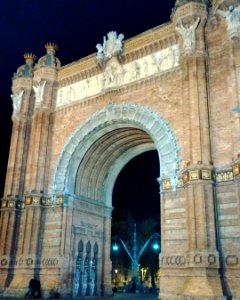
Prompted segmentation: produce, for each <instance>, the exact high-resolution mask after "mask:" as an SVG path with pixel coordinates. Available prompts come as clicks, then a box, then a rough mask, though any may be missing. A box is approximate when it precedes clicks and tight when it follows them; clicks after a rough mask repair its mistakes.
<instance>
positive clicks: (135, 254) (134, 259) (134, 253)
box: [112, 224, 160, 283]
mask: <svg viewBox="0 0 240 300" xmlns="http://www.w3.org/2000/svg"><path fill="white" fill-rule="evenodd" d="M157 237H158V238H159V234H158V233H154V234H152V235H151V236H150V237H149V238H148V239H147V241H146V242H145V243H144V245H143V246H142V247H141V249H140V250H138V246H137V230H136V224H134V231H133V245H132V249H129V248H128V247H127V245H126V243H125V242H124V241H123V240H122V239H120V238H119V239H120V241H121V243H122V245H123V247H124V249H125V250H126V252H127V254H128V256H129V258H130V260H131V263H132V282H135V283H136V282H137V278H138V266H139V264H138V262H139V259H140V257H141V256H142V254H143V252H144V251H145V249H146V248H147V246H148V244H149V242H150V241H151V240H152V239H155V242H154V244H153V246H152V247H153V249H154V250H155V251H158V250H159V249H160V245H159V244H158V243H157V242H156V239H157ZM112 249H113V251H118V249H119V247H118V245H117V244H116V243H115V244H114V245H113V246H112Z"/></svg>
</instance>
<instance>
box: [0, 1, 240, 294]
mask: <svg viewBox="0 0 240 300" xmlns="http://www.w3.org/2000/svg"><path fill="white" fill-rule="evenodd" d="M230 5H233V8H232V10H231V8H230ZM238 9H239V6H238V2H237V1H236V2H235V1H234V0H233V1H230V0H215V1H212V3H211V5H210V3H208V1H204V0H202V1H200V0H199V1H197V0H195V1H194V0H192V1H184V0H177V1H176V5H175V7H174V9H173V11H172V16H171V22H169V23H167V24H164V25H161V26H159V27H156V28H153V29H152V30H149V31H147V32H144V33H142V34H140V35H138V36H136V37H134V38H132V39H130V40H127V41H124V43H123V45H122V47H123V48H124V52H123V53H121V51H120V50H121V49H120V48H117V49H118V50H119V51H116V52H114V51H113V48H112V46H113V45H115V46H116V45H118V43H119V41H120V38H121V37H120V36H115V39H113V41H114V43H115V44H111V43H110V41H111V35H109V36H108V39H106V41H107V43H106V45H105V46H106V47H105V48H104V44H103V50H99V51H98V58H96V54H93V55H90V56H88V57H86V58H84V59H81V60H79V61H77V62H74V63H72V64H70V65H67V66H64V67H60V62H59V60H58V59H57V58H56V57H55V51H56V46H55V45H54V44H46V49H47V54H46V55H45V56H43V57H42V58H40V60H39V61H38V63H37V64H36V65H35V66H34V67H33V60H34V58H35V57H34V56H33V55H32V54H27V55H26V57H25V58H26V65H24V66H22V67H20V68H19V69H18V71H17V73H16V75H15V77H14V79H13V85H12V91H13V101H14V111H13V115H12V121H13V130H12V139H11V147H10V153H9V163H8V170H7V176H6V185H5V191H4V196H3V198H2V202H1V219H0V269H1V272H0V289H1V291H2V293H3V294H4V295H16V294H23V293H24V292H25V291H26V287H27V285H28V281H29V279H30V278H31V277H32V276H33V274H37V275H38V276H40V279H41V283H42V288H43V292H44V294H46V295H48V294H49V293H50V292H51V290H53V289H58V290H59V291H60V293H61V294H65V295H69V294H71V295H73V296H76V295H80V294H82V295H85V294H84V293H88V294H98V295H109V294H110V293H111V261H110V239H111V212H112V203H111V196H112V189H113V186H114V182H115V180H116V177H117V175H118V174H119V172H120V171H121V169H122V168H123V166H124V165H125V164H126V163H127V162H128V161H129V160H131V159H132V158H133V157H134V156H136V155H138V154H140V153H143V152H145V151H149V150H153V149H156V150H157V151H158V154H159V158H160V176H159V178H158V180H159V184H160V192H161V193H160V203H161V214H160V215H161V231H162V232H161V243H162V252H161V254H160V267H161V278H160V294H159V299H230V298H229V297H230V296H232V297H233V299H240V277H239V272H240V233H239V232H240V181H239V180H240V179H239V178H240V152H239V149H240V147H239V146H240V139H239V132H240V116H239V113H238V112H236V111H234V108H236V107H239V96H240V93H239V84H240V75H239V74H240V71H239V66H240V64H239V63H240V43H239V41H240V33H239V32H240V22H239V21H238V22H236V23H234V22H235V21H232V23H231V24H230V23H228V22H230V21H228V19H227V16H226V13H227V12H229V14H230V13H234V10H235V12H237V10H238ZM219 11H220V12H219ZM221 12H222V14H221ZM230 25H231V26H232V27H230ZM233 25H234V26H235V27H234V26H233ZM234 30H235V31H234ZM118 46H119V45H118ZM101 51H102V52H101ZM104 51H105V52H104ZM110 54H111V55H110ZM26 70H27V71H28V72H27V71H26ZM79 282H81V284H79Z"/></svg>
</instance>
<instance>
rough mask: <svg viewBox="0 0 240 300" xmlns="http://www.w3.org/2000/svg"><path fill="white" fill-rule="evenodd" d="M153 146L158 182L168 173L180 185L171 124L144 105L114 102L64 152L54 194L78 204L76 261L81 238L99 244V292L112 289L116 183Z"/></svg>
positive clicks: (74, 222)
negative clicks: (124, 169)
mask: <svg viewBox="0 0 240 300" xmlns="http://www.w3.org/2000/svg"><path fill="white" fill-rule="evenodd" d="M152 150H156V152H155V153H156V157H157V164H158V165H160V166H161V168H160V170H158V174H157V175H156V176H155V178H154V182H155V183H156V185H157V184H158V183H157V182H156V179H157V178H158V181H159V182H160V188H161V179H163V178H165V177H167V178H170V179H171V181H172V186H173V187H176V183H177V173H178V166H179V155H178V152H179V150H178V147H177V142H176V139H175V136H174V134H173V132H172V130H171V129H170V127H169V125H168V123H167V122H166V121H165V120H164V119H163V118H162V117H160V116H159V115H157V114H155V113H154V112H152V111H150V110H149V109H148V108H146V107H144V106H140V105H135V104H121V105H118V104H110V105H108V106H106V107H105V108H104V109H103V110H101V111H99V112H97V113H96V114H95V115H93V116H92V117H90V118H89V119H87V120H86V121H85V122H84V123H83V124H81V125H80V126H79V128H77V129H76V131H75V132H74V133H73V134H72V135H71V137H70V138H69V140H68V141H67V143H66V146H65V147H64V149H63V150H62V153H61V155H60V158H59V161H58V164H57V168H56V171H55V176H54V185H53V186H54V195H56V196H57V194H59V193H60V194H62V195H63V196H64V195H65V196H64V197H65V199H66V204H67V205H69V207H72V208H73V210H72V211H71V214H72V224H71V226H72V227H69V230H70V228H72V229H71V234H72V237H71V243H70V244H69V245H70V247H72V249H71V253H73V257H72V261H73V263H74V265H75V264H76V261H77V259H78V252H77V251H76V250H75V249H76V248H77V247H76V243H78V241H79V240H82V241H83V243H84V245H86V244H87V243H88V242H90V244H91V245H94V244H95V243H97V244H98V246H99V248H98V250H99V251H98V257H99V260H98V269H97V274H96V277H95V278H97V281H96V280H95V283H94V284H95V285H96V288H94V291H97V293H99V291H100V290H101V295H104V294H106V293H107V290H108V291H109V293H110V291H111V289H112V287H111V261H110V249H111V217H112V193H113V188H114V184H115V182H116V179H117V177H118V175H119V173H120V172H121V170H122V169H123V168H124V166H125V165H127V163H128V162H129V161H131V160H132V159H133V158H134V157H137V156H138V155H140V154H143V153H147V152H149V151H152ZM157 189H158V191H159V188H157ZM158 199H159V198H158ZM90 252H91V251H89V253H90ZM89 257H90V256H89ZM88 262H89V260H87V263H88ZM82 265H83V266H84V262H83V263H82ZM85 265H86V264H85ZM83 266H82V271H83V272H84V268H83ZM88 269H89V268H88ZM135 269H136V266H135ZM83 274H84V273H83ZM74 277H76V275H75V274H73V278H74ZM82 278H83V279H82V281H83V282H82V286H83V284H84V277H83V276H82ZM87 282H88V285H87V288H86V294H89V292H88V291H89V290H90V287H89V282H90V280H88V281H87ZM71 284H72V283H71ZM82 289H83V287H82Z"/></svg>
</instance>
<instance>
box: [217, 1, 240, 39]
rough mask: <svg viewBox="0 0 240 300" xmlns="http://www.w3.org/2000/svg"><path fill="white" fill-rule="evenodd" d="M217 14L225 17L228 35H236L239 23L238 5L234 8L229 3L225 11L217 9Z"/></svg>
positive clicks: (239, 9)
mask: <svg viewBox="0 0 240 300" xmlns="http://www.w3.org/2000/svg"><path fill="white" fill-rule="evenodd" d="M217 14H218V15H219V16H221V17H223V18H225V19H226V22H227V28H228V33H229V34H230V37H234V36H237V35H238V29H239V25H240V5H239V6H237V7H235V8H234V7H233V6H232V5H230V6H229V7H228V10H227V11H223V10H220V9H218V10H217Z"/></svg>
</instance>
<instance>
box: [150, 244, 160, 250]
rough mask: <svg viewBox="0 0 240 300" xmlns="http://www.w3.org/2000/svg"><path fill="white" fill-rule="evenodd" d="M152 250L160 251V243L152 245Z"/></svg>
mask: <svg viewBox="0 0 240 300" xmlns="http://www.w3.org/2000/svg"><path fill="white" fill-rule="evenodd" d="M152 248H153V250H159V248H160V246H159V244H158V243H154V244H153V245H152Z"/></svg>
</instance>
